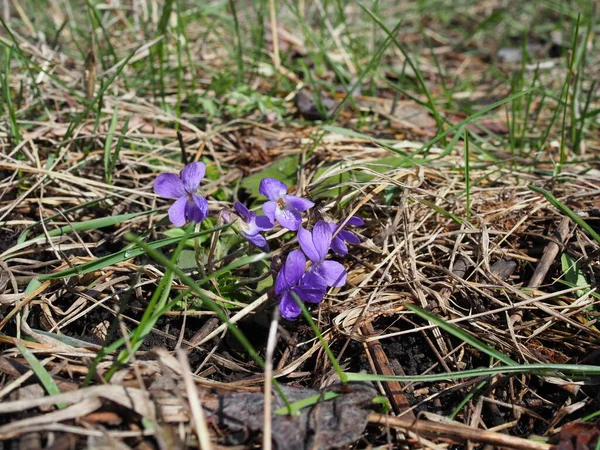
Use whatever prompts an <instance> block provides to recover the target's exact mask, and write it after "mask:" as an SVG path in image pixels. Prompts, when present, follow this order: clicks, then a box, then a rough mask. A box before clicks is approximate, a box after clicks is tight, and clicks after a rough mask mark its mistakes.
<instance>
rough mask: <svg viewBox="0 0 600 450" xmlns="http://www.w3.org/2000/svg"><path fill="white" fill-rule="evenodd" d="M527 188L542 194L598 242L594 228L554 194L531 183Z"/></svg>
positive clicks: (599, 237) (599, 241)
mask: <svg viewBox="0 0 600 450" xmlns="http://www.w3.org/2000/svg"><path fill="white" fill-rule="evenodd" d="M529 189H531V190H532V191H533V192H537V193H538V194H542V195H543V196H544V197H545V198H546V200H548V201H549V202H550V203H551V204H552V205H553V206H554V207H556V208H557V209H559V210H560V211H562V212H563V213H564V214H566V215H567V216H569V218H570V219H571V220H573V222H575V223H576V224H577V225H579V226H580V227H581V228H583V229H584V230H585V231H587V232H588V233H589V234H590V236H592V237H593V238H594V240H595V241H596V242H598V243H600V235H599V234H598V233H596V232H595V231H594V229H593V228H592V227H591V226H590V225H589V224H588V223H587V222H586V221H585V220H583V219H582V218H581V217H579V216H578V215H577V214H575V212H574V211H573V210H572V209H571V208H569V207H568V206H567V205H565V204H564V203H562V202H560V201H559V200H558V199H557V198H556V197H555V196H554V195H552V193H550V192H548V191H547V190H545V189H542V188H540V187H537V186H533V185H529Z"/></svg>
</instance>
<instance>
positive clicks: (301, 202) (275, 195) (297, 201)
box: [258, 178, 315, 231]
mask: <svg viewBox="0 0 600 450" xmlns="http://www.w3.org/2000/svg"><path fill="white" fill-rule="evenodd" d="M258 192H260V193H261V194H262V195H264V196H265V197H267V198H268V199H269V201H268V202H265V203H264V204H263V206H262V209H263V211H264V213H265V215H266V216H267V217H268V218H269V219H271V221H273V222H274V221H277V222H279V224H280V225H281V226H282V227H284V228H287V229H288V230H292V231H295V230H297V229H298V227H299V226H300V223H301V222H302V217H301V216H300V213H301V212H304V211H306V210H308V209H310V208H312V207H313V206H315V204H314V203H313V202H311V201H310V200H306V199H304V198H302V197H296V196H295V195H288V193H287V186H286V185H285V184H283V183H282V182H281V181H279V180H276V179H275V178H263V179H262V180H261V182H260V186H259V188H258Z"/></svg>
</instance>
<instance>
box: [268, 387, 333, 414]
mask: <svg viewBox="0 0 600 450" xmlns="http://www.w3.org/2000/svg"><path fill="white" fill-rule="evenodd" d="M340 395H342V394H339V393H337V392H333V391H329V392H325V393H323V394H317V395H311V396H310V397H306V398H303V399H302V400H298V401H297V402H294V403H291V404H290V411H288V408H286V407H284V408H279V409H276V410H275V411H273V413H274V414H277V415H278V416H283V415H285V414H291V415H298V414H299V413H300V410H301V409H302V408H306V407H308V406H313V405H316V404H317V403H321V402H326V401H329V400H333V399H334V398H337V397H339V396H340Z"/></svg>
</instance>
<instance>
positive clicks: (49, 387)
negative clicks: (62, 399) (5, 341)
mask: <svg viewBox="0 0 600 450" xmlns="http://www.w3.org/2000/svg"><path fill="white" fill-rule="evenodd" d="M13 343H14V344H15V347H17V349H18V350H19V351H20V352H21V354H22V355H23V357H24V358H25V360H26V361H27V363H28V364H29V367H31V370H32V371H33V373H35V376H36V377H37V378H38V380H40V383H42V386H44V389H46V392H48V394H50V395H57V394H60V393H61V392H60V390H59V389H58V386H57V385H56V383H55V382H54V380H53V379H52V375H50V374H49V373H48V371H47V370H46V368H45V367H44V366H42V364H41V363H40V362H39V361H38V359H37V358H36V357H35V355H34V354H33V353H32V352H31V351H30V350H29V349H28V348H27V347H25V346H24V345H23V344H21V343H20V342H19V341H18V340H17V339H14V340H13ZM56 406H58V407H59V408H61V409H62V408H66V407H67V405H66V404H64V403H58V404H57V405H56Z"/></svg>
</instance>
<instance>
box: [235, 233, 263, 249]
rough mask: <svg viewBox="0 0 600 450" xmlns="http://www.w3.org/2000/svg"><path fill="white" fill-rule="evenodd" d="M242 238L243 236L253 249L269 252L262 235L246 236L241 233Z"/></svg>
mask: <svg viewBox="0 0 600 450" xmlns="http://www.w3.org/2000/svg"><path fill="white" fill-rule="evenodd" d="M242 236H244V237H245V238H246V239H247V240H248V242H250V243H251V244H252V245H254V246H255V247H258V248H260V249H261V250H263V251H265V252H268V251H269V244H268V243H267V240H266V239H265V237H264V236H263V235H262V234H253V235H247V234H245V233H242Z"/></svg>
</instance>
